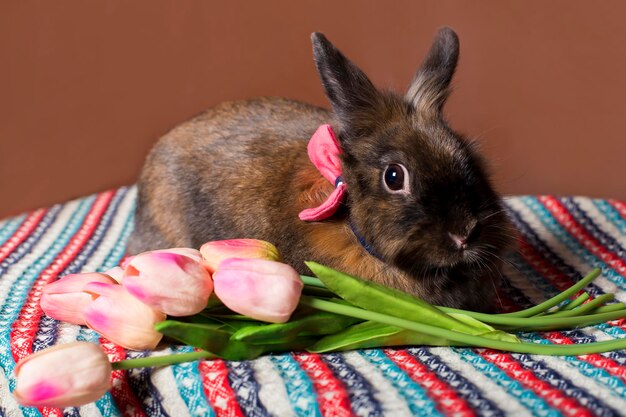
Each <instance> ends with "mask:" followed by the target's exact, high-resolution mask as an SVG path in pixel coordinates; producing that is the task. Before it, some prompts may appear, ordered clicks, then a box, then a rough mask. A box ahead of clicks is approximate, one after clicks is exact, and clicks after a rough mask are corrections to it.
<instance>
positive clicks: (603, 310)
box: [593, 303, 626, 314]
mask: <svg viewBox="0 0 626 417" xmlns="http://www.w3.org/2000/svg"><path fill="white" fill-rule="evenodd" d="M624 309H626V304H624V303H615V304H609V305H608V306H602V307H598V308H596V309H595V310H593V314H598V313H608V312H610V311H618V310H624Z"/></svg>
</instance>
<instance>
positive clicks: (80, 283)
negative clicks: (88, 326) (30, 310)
mask: <svg viewBox="0 0 626 417" xmlns="http://www.w3.org/2000/svg"><path fill="white" fill-rule="evenodd" d="M91 282H100V283H105V284H113V283H115V280H113V279H112V278H111V277H110V276H108V275H106V274H100V273H96V272H94V273H86V274H71V275H66V276H64V277H63V278H61V279H59V280H58V281H55V282H52V283H50V284H48V285H46V286H44V288H43V290H42V295H41V300H40V301H39V305H40V306H41V308H42V310H43V311H44V312H45V313H46V314H47V315H48V316H50V317H52V318H54V319H57V320H62V321H66V322H68V323H72V324H78V325H84V324H85V319H84V317H83V310H84V308H85V307H86V306H87V304H89V303H90V302H91V301H92V296H91V295H89V294H88V293H86V292H83V290H84V288H85V286H86V285H87V284H89V283H91Z"/></svg>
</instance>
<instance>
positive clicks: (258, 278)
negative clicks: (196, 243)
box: [213, 258, 303, 323]
mask: <svg viewBox="0 0 626 417" xmlns="http://www.w3.org/2000/svg"><path fill="white" fill-rule="evenodd" d="M213 283H214V286H215V295H217V297H218V298H219V299H220V300H221V301H222V302H223V303H224V304H225V305H226V307H228V308H229V309H231V310H233V311H236V312H237V313H240V314H244V315H246V316H250V317H252V318H255V319H257V320H262V321H268V322H271V323H284V322H286V321H287V320H289V317H290V316H291V313H293V311H294V310H295V309H296V307H297V306H298V301H299V300H300V294H301V292H302V287H303V283H302V280H301V279H300V275H299V274H298V272H297V271H296V270H295V269H293V268H292V267H291V266H289V265H286V264H283V263H280V262H275V261H268V260H265V259H241V258H230V259H226V260H224V261H222V262H221V263H220V264H219V266H218V268H217V271H216V272H215V274H213Z"/></svg>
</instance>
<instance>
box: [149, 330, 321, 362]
mask: <svg viewBox="0 0 626 417" xmlns="http://www.w3.org/2000/svg"><path fill="white" fill-rule="evenodd" d="M221 326H223V325H220V326H215V325H206V324H198V323H183V322H179V321H175V320H166V321H162V322H160V323H157V324H156V325H155V329H156V330H157V331H158V332H161V333H163V334H164V335H166V336H168V337H171V338H173V339H176V340H178V341H180V342H182V343H185V344H187V345H191V346H193V347H196V348H199V349H202V350H206V351H207V352H210V353H212V354H214V355H215V356H218V357H220V358H223V359H227V360H233V361H241V360H248V359H254V358H256V357H258V356H260V355H262V354H264V353H268V352H284V351H289V350H304V349H306V348H307V347H308V346H310V345H312V344H313V343H315V341H316V340H317V338H313V337H300V338H297V339H295V340H292V341H290V342H289V343H277V344H272V345H253V344H247V343H243V342H239V341H236V340H230V337H231V336H232V332H229V331H226V330H224V329H223V327H221Z"/></svg>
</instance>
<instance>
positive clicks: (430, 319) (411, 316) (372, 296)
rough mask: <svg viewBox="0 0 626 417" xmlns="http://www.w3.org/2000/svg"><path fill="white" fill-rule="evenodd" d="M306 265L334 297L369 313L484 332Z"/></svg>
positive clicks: (379, 288) (409, 299)
mask: <svg viewBox="0 0 626 417" xmlns="http://www.w3.org/2000/svg"><path fill="white" fill-rule="evenodd" d="M305 263H306V265H307V266H308V267H309V269H311V271H313V273H314V274H315V275H316V276H317V277H318V278H319V279H320V280H321V281H322V282H323V283H324V284H325V285H326V287H328V288H329V289H330V290H332V291H333V292H334V293H335V294H337V295H338V296H340V297H341V298H343V299H344V300H347V301H349V302H350V303H352V304H354V305H356V306H359V307H361V308H364V309H366V310H370V311H376V312H378V313H383V314H388V315H390V316H394V317H400V318H403V319H407V320H412V321H417V322H420V323H427V324H429V325H431V326H437V327H441V328H444V329H448V330H456V331H458V332H462V333H466V334H474V335H475V334H481V333H484V332H485V326H486V325H485V324H484V323H481V324H480V325H478V324H476V322H472V321H470V320H464V321H461V320H458V319H456V318H454V317H452V316H450V315H448V314H446V313H444V312H442V311H441V310H439V309H438V308H436V307H433V306H431V305H430V304H428V303H427V302H425V301H424V300H421V299H419V298H417V297H413V296H411V295H409V294H407V293H404V292H401V291H398V290H394V289H392V288H388V287H385V286H383V285H380V284H376V283H374V282H371V281H364V280H362V279H359V278H356V277H353V276H351V275H348V274H345V273H343V272H339V271H336V270H334V269H332V268H328V267H326V266H324V265H320V264H318V263H316V262H305ZM491 329H492V330H493V328H491ZM486 337H488V336H486Z"/></svg>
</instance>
